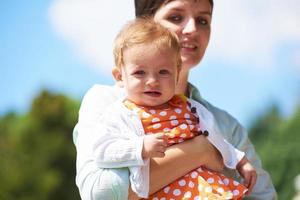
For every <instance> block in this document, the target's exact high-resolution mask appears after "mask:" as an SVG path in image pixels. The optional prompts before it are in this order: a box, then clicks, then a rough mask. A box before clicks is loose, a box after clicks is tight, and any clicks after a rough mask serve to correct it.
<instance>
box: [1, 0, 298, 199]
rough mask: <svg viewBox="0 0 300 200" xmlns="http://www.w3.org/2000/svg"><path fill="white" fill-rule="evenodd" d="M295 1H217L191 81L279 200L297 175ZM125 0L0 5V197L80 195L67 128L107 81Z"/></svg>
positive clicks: (129, 9) (126, 15) (128, 9)
mask: <svg viewBox="0 0 300 200" xmlns="http://www.w3.org/2000/svg"><path fill="white" fill-rule="evenodd" d="M299 10H300V2H299V1H297V0H285V1H280V0H264V1H260V0H253V1H249V2H248V1H239V0H226V1H215V7H214V13H213V22H212V36H211V41H210V44H209V47H208V49H207V52H206V56H205V58H204V59H203V61H202V62H201V64H200V65H199V66H198V67H196V68H195V69H193V71H192V73H191V76H190V81H191V82H192V83H193V84H194V85H196V86H197V87H198V88H199V89H200V91H201V94H202V96H204V98H206V99H207V100H208V101H210V102H211V103H213V104H214V105H216V106H217V107H220V108H222V109H224V110H226V111H228V112H229V113H231V114H232V115H233V116H234V117H236V118H237V119H238V120H239V121H240V122H241V123H242V124H243V125H244V126H245V127H246V128H247V129H248V130H249V136H250V138H251V140H252V142H253V144H254V145H255V148H256V150H257V152H258V154H259V155H260V156H261V159H262V163H263V166H264V168H265V169H267V170H268V171H269V173H270V175H271V177H272V180H273V183H274V185H275V187H276V189H277V191H278V195H279V199H292V198H293V197H294V196H295V195H296V193H297V191H296V189H295V187H294V180H295V177H296V176H297V175H298V174H300V151H299V145H300V13H299ZM133 18H134V8H133V0H122V1H117V0H111V1H104V0H74V1H70V0H44V1H33V0H27V1H17V0H10V1H1V3H0V27H1V29H0V30H1V31H0V75H1V77H0V91H1V94H2V95H1V98H0V163H1V164H0V177H1V181H0V199H1V200H2V199H3V200H12V199H17V198H18V199H21V200H32V199H39V200H43V199H45V200H46V199H61V200H67V199H80V198H79V194H78V190H77V188H76V185H75V156H76V149H75V147H74V144H73V142H72V130H73V127H74V126H75V124H76V122H77V118H78V110H79V107H80V102H81V100H82V98H83V96H84V94H85V92H86V91H87V90H88V89H89V88H90V87H91V86H92V85H94V84H110V85H111V84H113V82H114V81H113V79H112V76H111V74H110V69H111V67H112V66H113V58H112V41H113V38H114V37H115V36H116V34H117V32H118V31H119V30H120V28H121V27H122V25H124V24H125V23H126V22H127V21H128V20H130V19H133Z"/></svg>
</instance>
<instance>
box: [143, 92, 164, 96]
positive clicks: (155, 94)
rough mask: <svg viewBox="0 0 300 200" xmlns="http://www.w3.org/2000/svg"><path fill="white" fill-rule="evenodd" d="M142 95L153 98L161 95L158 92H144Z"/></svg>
mask: <svg viewBox="0 0 300 200" xmlns="http://www.w3.org/2000/svg"><path fill="white" fill-rule="evenodd" d="M144 93H145V94H147V95H149V96H153V97H158V96H160V95H161V92H159V91H146V92H144Z"/></svg>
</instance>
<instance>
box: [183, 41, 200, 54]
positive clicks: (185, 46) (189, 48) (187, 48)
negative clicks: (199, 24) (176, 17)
mask: <svg viewBox="0 0 300 200" xmlns="http://www.w3.org/2000/svg"><path fill="white" fill-rule="evenodd" d="M196 49H197V46H196V45H193V44H187V43H183V44H182V45H181V51H183V52H191V51H195V50H196Z"/></svg>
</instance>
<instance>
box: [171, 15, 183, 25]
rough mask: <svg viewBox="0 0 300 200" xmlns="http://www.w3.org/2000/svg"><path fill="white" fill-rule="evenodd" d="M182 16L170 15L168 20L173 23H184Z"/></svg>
mask: <svg viewBox="0 0 300 200" xmlns="http://www.w3.org/2000/svg"><path fill="white" fill-rule="evenodd" d="M182 18H183V17H182V16H181V15H170V16H169V17H168V20H169V21H171V22H177V23H178V22H181V21H182Z"/></svg>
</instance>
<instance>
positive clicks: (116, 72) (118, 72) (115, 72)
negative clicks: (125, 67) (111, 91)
mask: <svg viewBox="0 0 300 200" xmlns="http://www.w3.org/2000/svg"><path fill="white" fill-rule="evenodd" d="M111 73H112V75H113V77H114V79H115V80H116V83H117V85H118V86H119V87H123V86H124V85H123V79H122V72H121V69H120V68H118V67H113V69H112V71H111Z"/></svg>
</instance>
